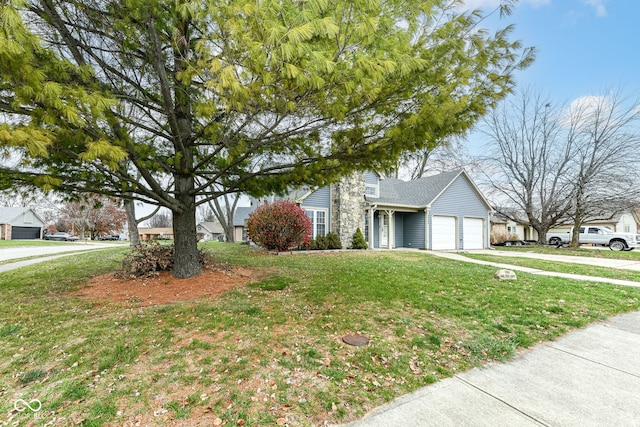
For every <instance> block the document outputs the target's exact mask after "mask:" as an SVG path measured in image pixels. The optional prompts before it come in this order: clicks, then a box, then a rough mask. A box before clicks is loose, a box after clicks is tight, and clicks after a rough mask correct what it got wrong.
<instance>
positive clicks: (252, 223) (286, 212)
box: [247, 200, 311, 251]
mask: <svg viewBox="0 0 640 427" xmlns="http://www.w3.org/2000/svg"><path fill="white" fill-rule="evenodd" d="M310 236H311V221H310V220H309V218H308V217H307V215H306V214H305V213H304V211H303V210H302V209H300V207H298V206H297V205H296V204H295V203H293V202H287V201H284V200H281V201H278V202H275V203H272V204H269V205H262V206H260V207H259V208H258V209H256V210H255V211H254V212H253V213H252V214H251V215H249V220H248V221H247V237H248V238H249V239H250V240H252V241H253V242H254V243H255V244H257V245H258V246H261V247H263V248H265V249H268V250H276V251H286V250H288V249H290V248H292V247H294V246H298V245H303V244H307V243H309V238H310Z"/></svg>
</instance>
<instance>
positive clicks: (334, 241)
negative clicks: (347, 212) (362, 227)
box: [324, 233, 342, 249]
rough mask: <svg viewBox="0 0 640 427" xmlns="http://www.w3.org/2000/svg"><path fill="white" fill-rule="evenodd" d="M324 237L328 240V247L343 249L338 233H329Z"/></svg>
mask: <svg viewBox="0 0 640 427" xmlns="http://www.w3.org/2000/svg"><path fill="white" fill-rule="evenodd" d="M324 237H325V240H326V241H327V249H342V242H340V237H338V235H337V234H336V233H327V234H326V236H324Z"/></svg>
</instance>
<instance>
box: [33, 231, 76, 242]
mask: <svg viewBox="0 0 640 427" xmlns="http://www.w3.org/2000/svg"><path fill="white" fill-rule="evenodd" d="M42 238H43V239H44V240H59V241H64V242H75V241H76V240H78V236H74V235H73V234H69V233H53V234H45V235H44V236H43V237H42Z"/></svg>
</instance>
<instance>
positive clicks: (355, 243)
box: [351, 228, 369, 249]
mask: <svg viewBox="0 0 640 427" xmlns="http://www.w3.org/2000/svg"><path fill="white" fill-rule="evenodd" d="M368 246H369V245H367V242H366V241H365V240H364V234H362V231H360V228H358V229H357V230H356V232H355V233H353V239H352V240H351V249H367V247H368Z"/></svg>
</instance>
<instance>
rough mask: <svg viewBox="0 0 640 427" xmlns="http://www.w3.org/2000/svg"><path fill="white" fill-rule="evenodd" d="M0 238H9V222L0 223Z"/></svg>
mask: <svg viewBox="0 0 640 427" xmlns="http://www.w3.org/2000/svg"><path fill="white" fill-rule="evenodd" d="M0 240H11V224H0Z"/></svg>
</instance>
